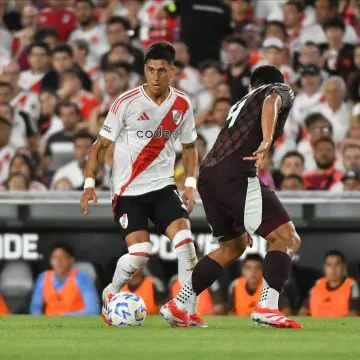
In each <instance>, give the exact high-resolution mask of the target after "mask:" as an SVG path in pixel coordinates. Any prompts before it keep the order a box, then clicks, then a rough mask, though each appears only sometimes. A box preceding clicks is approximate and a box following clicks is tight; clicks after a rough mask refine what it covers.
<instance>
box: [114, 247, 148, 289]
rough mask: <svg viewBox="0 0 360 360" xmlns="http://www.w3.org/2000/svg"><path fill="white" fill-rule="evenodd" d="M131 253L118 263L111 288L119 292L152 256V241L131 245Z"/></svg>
mask: <svg viewBox="0 0 360 360" xmlns="http://www.w3.org/2000/svg"><path fill="white" fill-rule="evenodd" d="M128 250H129V253H128V254H125V255H123V256H122V257H121V258H120V259H119V260H118V262H117V264H116V269H115V273H114V276H113V279H112V283H111V286H110V289H111V291H112V292H114V293H118V292H119V291H120V290H121V289H122V288H123V286H124V285H125V284H126V283H127V282H128V281H129V280H130V279H131V278H132V276H133V275H134V274H135V272H136V271H137V270H141V269H143V268H144V267H145V266H146V264H147V263H148V261H149V259H150V256H151V243H149V242H145V243H139V244H134V245H131V246H129V248H128Z"/></svg>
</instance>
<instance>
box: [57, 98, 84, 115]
mask: <svg viewBox="0 0 360 360" xmlns="http://www.w3.org/2000/svg"><path fill="white" fill-rule="evenodd" d="M63 107H72V108H73V109H74V110H75V112H76V114H77V115H80V109H79V106H78V105H77V104H75V103H74V102H71V101H69V100H61V101H59V102H58V103H57V105H56V108H55V114H56V115H57V116H60V113H61V109H62V108H63Z"/></svg>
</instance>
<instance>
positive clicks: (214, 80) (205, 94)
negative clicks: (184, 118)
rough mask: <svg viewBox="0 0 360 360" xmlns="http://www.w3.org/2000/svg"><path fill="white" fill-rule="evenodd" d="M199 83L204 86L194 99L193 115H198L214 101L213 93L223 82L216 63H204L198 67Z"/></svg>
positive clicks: (220, 71)
mask: <svg viewBox="0 0 360 360" xmlns="http://www.w3.org/2000/svg"><path fill="white" fill-rule="evenodd" d="M199 69H200V74H201V82H202V84H203V85H204V88H205V89H204V90H203V91H201V92H199V93H198V94H197V96H196V98H195V99H194V110H195V114H199V113H200V112H201V111H203V110H205V109H206V108H208V107H209V106H211V104H212V102H213V99H214V92H215V90H216V88H217V86H218V85H219V83H220V82H221V81H222V80H223V74H222V70H221V66H220V64H219V63H218V62H216V61H204V62H203V63H201V64H200V65H199Z"/></svg>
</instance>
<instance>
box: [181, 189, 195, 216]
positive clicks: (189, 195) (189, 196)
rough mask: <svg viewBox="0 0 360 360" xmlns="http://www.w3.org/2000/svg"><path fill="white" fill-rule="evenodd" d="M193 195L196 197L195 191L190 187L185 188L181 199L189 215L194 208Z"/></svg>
mask: <svg viewBox="0 0 360 360" xmlns="http://www.w3.org/2000/svg"><path fill="white" fill-rule="evenodd" d="M195 195H196V190H195V189H193V188H192V187H186V188H185V190H184V193H183V195H182V199H183V201H184V204H185V206H186V208H187V210H188V212H189V214H190V213H191V212H192V211H193V209H194V206H195V204H196V201H195Z"/></svg>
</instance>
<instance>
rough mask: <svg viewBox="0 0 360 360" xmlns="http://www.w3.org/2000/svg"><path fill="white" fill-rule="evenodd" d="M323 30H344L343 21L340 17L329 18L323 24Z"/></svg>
mask: <svg viewBox="0 0 360 360" xmlns="http://www.w3.org/2000/svg"><path fill="white" fill-rule="evenodd" d="M323 29H324V31H326V30H327V29H340V30H341V31H342V32H345V23H344V21H343V20H342V19H341V18H334V19H329V20H328V21H326V23H325V24H324V25H323Z"/></svg>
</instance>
